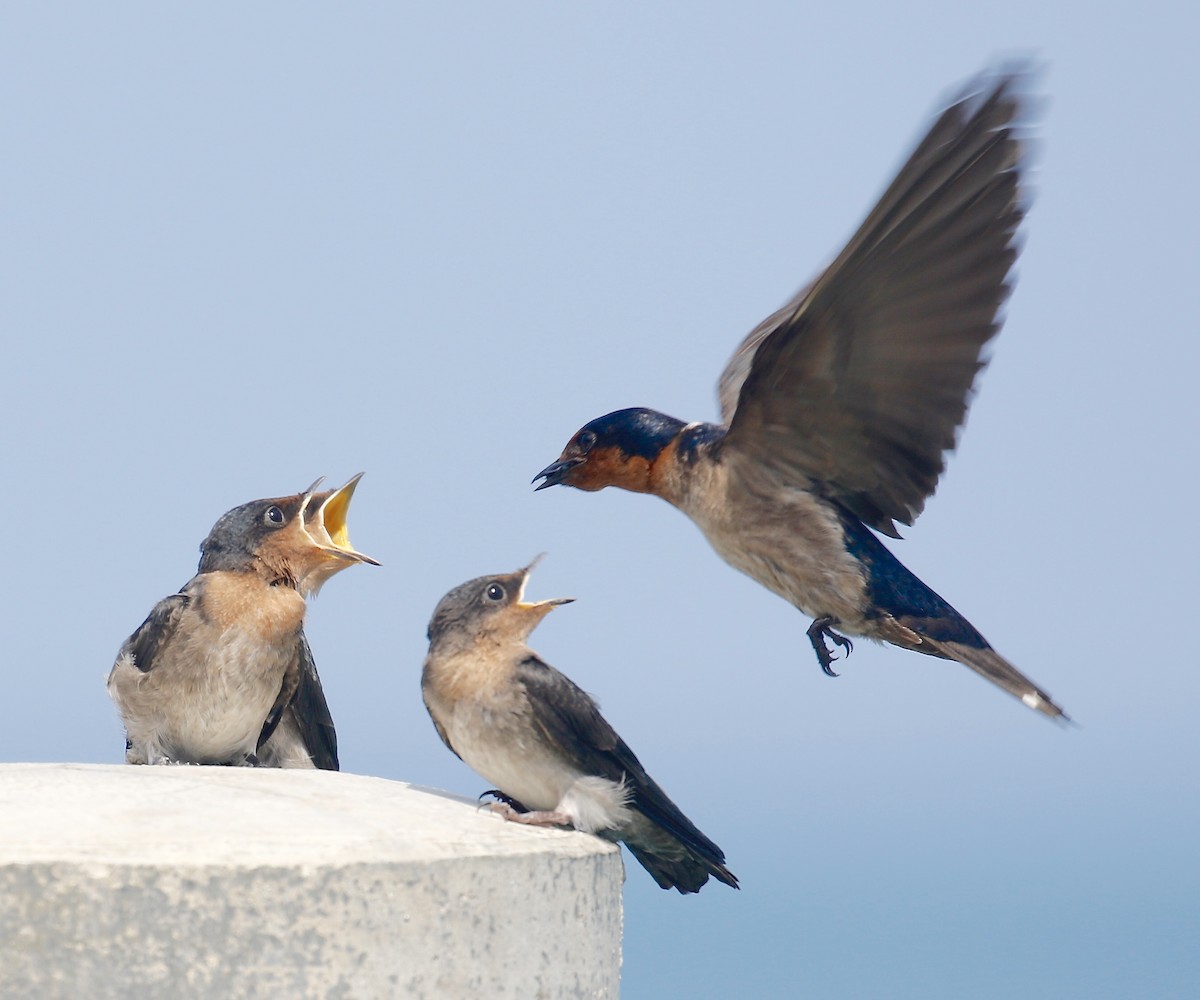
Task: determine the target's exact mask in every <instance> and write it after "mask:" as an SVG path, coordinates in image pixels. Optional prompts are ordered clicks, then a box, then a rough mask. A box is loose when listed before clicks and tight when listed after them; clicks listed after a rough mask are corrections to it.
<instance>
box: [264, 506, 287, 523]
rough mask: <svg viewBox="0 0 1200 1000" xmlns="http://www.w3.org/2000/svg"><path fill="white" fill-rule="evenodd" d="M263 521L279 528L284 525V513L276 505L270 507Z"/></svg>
mask: <svg viewBox="0 0 1200 1000" xmlns="http://www.w3.org/2000/svg"><path fill="white" fill-rule="evenodd" d="M263 521H265V522H266V523H267V524H270V525H274V526H275V527H278V526H279V525H281V524H283V511H281V510H280V509H279V508H278V507H276V506H275V505H274V504H271V506H270V507H268V508H267V509H266V512H265V513H264V514H263Z"/></svg>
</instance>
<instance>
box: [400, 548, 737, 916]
mask: <svg viewBox="0 0 1200 1000" xmlns="http://www.w3.org/2000/svg"><path fill="white" fill-rule="evenodd" d="M536 561H537V560H534V564H536ZM534 564H530V565H529V566H526V567H525V568H523V569H519V570H517V571H516V572H514V573H507V574H499V575H496V576H481V577H478V578H477V579H474V580H470V581H468V582H467V583H464V584H462V585H461V586H459V587H456V588H454V589H453V590H451V591H450V592H449V593H448V594H446V596H445V597H443V598H442V600H441V601H440V602H439V603H438V605H437V608H436V610H435V611H434V613H433V617H432V618H431V619H430V622H429V630H428V639H429V654H428V656H427V657H426V659H425V664H424V667H423V669H422V672H421V693H422V696H423V698H424V701H425V707H426V709H428V711H429V716H430V718H431V719H432V720H433V725H434V728H435V729H436V730H437V734H438V736H440V737H441V740H442V742H443V743H445V744H446V746H447V747H448V748H449V749H450V751H451V752H452V753H454V754H455V755H456V756H457V757H459V758H460V759H461V760H462V761H464V762H465V763H466V764H467V765H469V766H470V767H471V768H472V769H473V770H475V771H476V772H477V773H479V774H480V775H481V776H482V777H483V778H484V779H485V780H486V781H489V782H491V783H493V784H494V785H496V786H497V787H496V788H495V789H492V790H489V792H485V793H484V795H488V794H491V795H493V796H494V797H495V798H497V799H499V801H497V802H494V803H492V804H491V808H492V809H493V810H494V811H496V812H498V813H499V814H500V815H501V816H503V817H504V818H505V819H507V820H511V821H513V822H517V823H524V824H529V825H535V826H554V827H572V828H574V829H576V830H582V831H584V832H585V833H592V834H596V835H598V836H600V837H602V838H604V839H606V840H610V841H622V842H624V844H625V846H626V847H627V848H628V849H629V851H630V853H631V854H633V856H634V857H635V858H636V859H637V860H638V862H639V863H640V864H641V865H642V867H643V868H645V869H646V870H647V871H648V872H649V873H650V874H651V875H652V876H653V877H654V880H655V882H657V883H658V885H659V886H660V887H661V888H663V889H672V888H673V889H676V890H678V891H679V892H680V893H685V894H686V893H692V892H699V891H700V889H701V887H702V886H704V884H705V883H706V882H707V881H708V879H709V876H712V877H713V878H716V879H717V880H718V881H721V882H724V883H725V884H726V885H728V886H732V887H733V888H735V889H736V888H738V880H737V878H736V877H735V876H734V875H733V873H732V872H730V871H729V869H728V868H726V867H725V855H724V853H723V852H722V851H721V849H720V848H719V847H718V846H717V845H716V844H714V843H713V842H712V841H711V840H709V839H708V837H706V836H705V835H704V834H703V833H701V832H700V831H699V830H698V829H697V828H696V826H695V824H694V823H692V822H691V820H689V819H688V818H687V817H686V816H685V815H684V814H683V813H682V812H681V811H680V810H679V807H678V806H676V805H675V803H674V802H672V801H671V800H670V798H668V797H667V794H666V792H664V791H663V790H662V788H660V787H659V786H658V784H657V783H656V782H655V781H654V779H653V778H651V777H650V775H649V774H647V773H646V769H645V768H644V767H643V766H642V764H641V761H639V760H638V758H637V757H636V756H635V754H634V752H633V751H632V750H631V749H630V748H629V746H628V745H627V744H626V743H625V741H624V740H622V739H621V737H620V736H618V735H617V733H616V731H615V730H614V729H613V728H612V726H611V725H609V723H608V722H607V721H606V720H605V718H604V716H603V715H601V714H600V709H599V707H598V706H597V704H596V702H595V701H594V700H593V699H592V698H591V697H590V696H589V695H588V694H586V693H585V692H584V691H583V690H581V689H580V688H578V687H577V686H576V685H575V684H574V683H573V682H572V681H571V680H570V679H569V678H567V677H566V676H564V675H563V674H561V673H559V671H557V670H555V669H554V667H552V666H550V665H549V664H547V663H546V662H545V661H544V660H543V659H542V658H541V657H540V656H538V654H537V653H535V652H534V651H533V650H532V649H530V648H529V646H528V645H527V644H526V640H527V639H528V637H529V634H530V633H531V632H532V631H533V629H534V628H536V627H537V625H538V623H539V622H541V621H542V619H543V618H545V616H546V615H547V614H548V613H549V612H550V611H551V610H553V609H554V608H556V607H558V606H559V605H562V604H568V603H570V602H571V601H572V600H573V598H566V597H560V598H554V599H551V600H545V601H534V602H527V601H526V600H525V599H524V594H525V585H526V583H527V581H528V579H529V574H530V572H531V571H532V569H533V565H534ZM482 797H483V796H481V798H482Z"/></svg>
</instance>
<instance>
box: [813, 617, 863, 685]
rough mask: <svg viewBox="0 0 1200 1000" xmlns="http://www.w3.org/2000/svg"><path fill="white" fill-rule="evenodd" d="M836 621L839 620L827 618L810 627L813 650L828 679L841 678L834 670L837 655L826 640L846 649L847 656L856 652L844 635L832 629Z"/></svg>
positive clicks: (819, 619) (820, 619) (815, 622)
mask: <svg viewBox="0 0 1200 1000" xmlns="http://www.w3.org/2000/svg"><path fill="white" fill-rule="evenodd" d="M836 621H837V619H835V618H831V617H829V616H826V617H824V618H818V619H817V620H816V621H814V622H813V623H812V624H811V625H810V626H809V627H808V638H809V641H810V642H811V643H812V647H813V650H814V651H815V652H816V654H817V662H818V663H819V664H820V665H821V671H822V673H824V674H825V676H826V677H837V676H839V675H838V672H837V671H836V670H834V669H833V661H834V660H836V659H837V658H838V657H837V653H836V652H834V651H833V650H832V649H830V648H829V647H828V646H827V645H825V640H826V638H828V639H831V640H832V641H833V642H834V644H835V645H838V646H840V647H841V648H842V649H844V650H845V651H846V655H847V656H849V655H850V654H851V653H852V652H853V651H854V643H852V642H851V641H850V640H849V639H847V638H846V637H845V636H844V635H841V634H840V633H838V632H835V631H834V630H833V629H832V628H830V626H831V625H833V624H834V623H835V622H836Z"/></svg>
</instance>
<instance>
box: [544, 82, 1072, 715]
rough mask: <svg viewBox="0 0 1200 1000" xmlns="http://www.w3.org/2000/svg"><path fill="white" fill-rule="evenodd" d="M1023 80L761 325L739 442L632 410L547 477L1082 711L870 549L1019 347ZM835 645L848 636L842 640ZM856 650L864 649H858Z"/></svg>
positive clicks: (912, 174)
mask: <svg viewBox="0 0 1200 1000" xmlns="http://www.w3.org/2000/svg"><path fill="white" fill-rule="evenodd" d="M1020 82H1021V77H1020V75H1019V74H1009V75H1003V76H1000V77H999V78H998V79H994V80H989V79H986V78H985V79H981V80H978V81H976V82H975V84H973V85H972V86H971V87H969V88H968V89H967V91H966V92H965V93H964V94H963V96H961V97H960V98H959V99H958V100H957V101H955V103H953V104H952V105H951V106H950V107H949V108H948V109H947V110H946V111H944V112H943V113H942V114H941V115H940V116H939V117H938V118H937V120H936V121H935V122H934V124H933V126H932V127H931V128H930V130H929V132H928V134H927V135H926V136H925V137H924V138H923V139H922V140H921V141H920V143H918V145H917V147H916V149H915V150H914V152H913V153H912V155H911V156H910V157H909V158H908V160H907V162H906V163H905V164H904V165H903V166H902V167H901V168H900V171H899V173H898V174H897V176H896V178H895V180H894V181H892V183H891V185H890V186H889V187H888V189H887V190H886V191H885V192H884V194H883V196H882V198H881V199H880V201H879V203H878V204H877V205H876V206H875V207H874V208H873V209H872V210H871V212H870V213H869V214H868V216H867V218H866V220H865V221H864V222H863V224H862V225H861V226H860V227H859V229H858V231H857V232H856V233H855V234H854V236H853V237H852V238H851V240H850V242H849V243H848V244H847V245H846V247H845V248H844V249H843V250H842V251H841V253H840V254H839V255H838V256H837V258H836V259H835V260H834V261H833V263H832V264H831V265H830V266H829V267H828V268H827V269H826V270H825V271H824V272H823V273H822V274H820V275H819V276H818V277H817V278H816V280H815V281H813V283H812V284H811V285H809V286H808V287H807V288H805V289H804V290H802V291H801V292H800V293H799V294H797V295H796V296H795V298H793V299H792V300H791V301H790V302H789V303H788V304H787V305H785V306H784V307H783V308H782V309H780V310H778V311H777V312H776V313H774V314H773V315H771V316H769V317H768V318H767V319H765V320H764V321H763V322H762V323H760V324H759V325H758V327H756V328H755V329H754V330H753V331H752V332H751V333H750V334H749V336H747V337H746V339H745V340H744V341H743V342H742V344H741V345H740V346H739V348H738V350H737V351H736V352H735V353H734V356H733V357H732V358H731V359H730V361H729V363H728V365H727V366H726V368H725V371H724V372H723V373H722V375H721V379H720V382H719V385H718V396H719V401H720V406H721V421H722V422H721V423H720V424H711V423H689V424H685V423H684V422H683V421H682V420H677V419H675V418H674V417H669V416H667V415H665V414H663V413H659V412H657V411H655V410H649V409H643V408H633V409H624V410H617V411H615V412H613V413H609V414H607V415H605V416H603V417H599V418H597V419H596V420H593V421H591V422H590V423H588V424H585V425H584V426H583V427H582V428H581V429H580V430H579V431H577V432H576V433H575V435H574V436H573V437H572V438H571V440H570V441H569V442H568V443H567V446H566V448H565V449H564V450H563V452H562V454H561V455H560V456H559V458H558V460H557V461H555V462H552V463H551V464H550V465H548V466H547V467H546V468H544V469H543V470H542V471H541V472H539V473H538V474H537V475H536V476H535V477H534V480H533V481H534V482H535V483H536V482H537V481H538V480H539V479H540V480H543V482H542V483H541V484H540V485H539V486H538V487H537V488H538V489H539V490H541V489H545V488H546V487H548V486H554V485H557V484H562V485H566V486H574V487H576V488H577V489H581V490H589V491H593V490H600V489H603V488H604V487H606V486H619V487H621V488H622V489H626V490H632V491H634V492H640V493H652V494H654V495H655V496H659V497H661V498H662V499H664V500H666V501H667V502H668V503H670V504H673V505H674V506H676V507H678V508H679V509H680V510H682V511H683V512H684V513H685V514H687V515H688V516H689V517H690V518H691V519H692V520H693V521H694V522H695V523H696V525H697V526H698V527H699V528H700V530H701V531H702V532H703V533H704V535H705V537H706V538H707V539H708V541H709V543H710V544H711V545H712V546H713V548H714V549H716V551H717V553H718V554H719V555H720V556H721V557H722V558H723V559H724V560H725V561H726V562H728V563H729V564H730V565H732V566H734V567H735V568H737V569H739V570H741V571H742V572H743V573H746V574H747V575H749V576H750V577H752V578H753V579H755V580H757V581H758V582H759V583H761V584H762V585H763V586H765V587H767V588H768V589H769V590H771V591H773V592H775V593H776V594H778V595H780V596H781V597H783V598H784V599H785V600H787V601H789V602H791V603H792V604H793V605H794V606H795V607H797V608H799V609H800V610H801V611H803V612H804V613H805V614H807V615H809V616H810V617H812V618H813V619H814V621H813V623H812V626H811V627H810V628H809V630H808V636H809V639H810V640H811V642H812V645H813V649H814V650H815V651H816V654H817V659H818V661H819V663H820V665H821V668H822V669H823V670H824V671H825V673H827V674H829V675H831V676H833V675H834V671H833V668H832V662H833V660H834V658H835V654H834V653H833V651H832V650H831V649H830V648H829V647H828V646H827V645H826V642H825V640H826V639H827V638H828V639H829V640H831V641H832V642H834V643H836V644H837V645H838V646H841V647H842V648H843V649H845V650H846V652H847V653H849V651H850V649H851V642H850V640H849V639H848V638H847V635H854V636H866V637H868V638H871V639H875V640H881V641H885V642H890V643H892V644H894V645H896V646H900V647H902V648H904V649H911V650H916V651H917V652H920V653H927V654H929V655H932V656H937V657H942V658H945V659H951V660H957V661H959V662H960V663H963V664H965V665H966V666H968V667H970V668H971V669H972V670H974V671H976V672H977V673H979V674H980V675H982V676H983V677H986V678H987V679H988V680H990V681H992V682H993V683H994V684H997V685H999V686H1000V687H1001V688H1003V689H1004V690H1006V691H1008V692H1009V693H1011V694H1013V695H1015V696H1016V697H1018V698H1020V699H1021V701H1023V702H1024V703H1025V704H1026V705H1028V706H1029V707H1030V708H1033V709H1036V710H1038V711H1040V712H1044V713H1045V714H1046V715H1048V716H1050V717H1052V718H1053V717H1058V716H1062V715H1063V711H1062V709H1061V708H1059V706H1058V705H1056V704H1055V703H1054V702H1053V701H1052V700H1051V699H1050V696H1049V695H1047V694H1046V692H1045V691H1043V690H1042V689H1041V688H1039V687H1037V686H1036V685H1035V684H1033V683H1032V682H1031V681H1030V680H1029V679H1028V678H1026V677H1025V676H1024V675H1023V674H1021V673H1020V671H1018V670H1017V669H1016V668H1015V667H1014V666H1013V665H1012V664H1011V663H1009V662H1008V661H1007V660H1005V659H1004V658H1003V657H1002V656H1000V654H999V653H997V652H996V651H995V650H994V649H992V647H991V646H990V645H989V644H988V642H987V641H986V640H985V639H984V638H983V636H982V635H980V634H979V632H978V631H977V630H976V629H975V627H974V626H972V625H971V623H970V622H968V621H967V620H966V619H965V618H964V617H963V616H962V615H960V614H959V613H958V612H957V611H955V610H954V608H952V607H951V606H950V605H949V604H948V603H947V602H946V601H944V600H943V599H942V598H941V597H939V596H938V595H937V594H935V593H934V592H933V591H932V590H931V589H930V588H929V587H927V586H926V585H925V584H924V583H922V582H921V581H920V580H918V579H917V578H916V576H914V575H913V574H912V573H911V572H909V571H908V570H907V569H906V568H905V567H904V566H903V565H901V563H900V562H899V561H898V560H897V559H896V557H895V556H893V555H892V554H891V552H889V551H888V550H887V549H886V548H885V547H884V546H883V544H882V543H881V542H880V540H879V539H878V538H877V537H876V535H875V534H874V533H873V531H872V530H871V529H874V531H877V532H880V533H881V534H884V535H888V536H890V537H892V538H899V537H900V535H899V533H898V532H897V530H896V525H895V522H896V521H899V522H901V523H903V524H912V523H913V521H914V520H915V519H916V517H917V516H918V515H919V514H920V513H921V510H922V509H923V507H924V505H925V500H926V498H927V497H929V496H930V495H931V494H932V493H933V491H934V489H935V488H936V486H937V481H938V477H939V476H940V475H941V473H942V470H943V468H944V465H945V461H944V455H945V453H946V452H948V451H950V450H952V449H953V447H954V444H955V438H956V432H957V429H958V427H959V426H960V425H961V424H962V422H963V419H964V417H965V415H966V410H967V404H968V401H969V397H970V393H971V387H972V384H973V382H974V380H975V376H976V374H977V373H978V372H979V370H980V369H981V368H982V367H983V364H984V363H983V361H982V360H981V352H982V350H983V347H984V345H985V344H986V343H987V342H988V340H990V339H991V338H992V337H993V336H994V335H995V334H996V332H997V331H998V330H999V328H1000V322H1001V321H1000V316H999V311H1000V307H1001V305H1002V303H1003V302H1004V300H1005V299H1006V298H1007V296H1008V294H1009V290H1010V279H1009V271H1010V269H1011V267H1012V264H1013V261H1014V260H1015V259H1016V255H1017V246H1016V233H1017V229H1018V226H1019V224H1020V222H1021V219H1022V216H1023V209H1022V204H1021V193H1020V188H1019V184H1020V173H1021V166H1022V149H1021V144H1020V142H1019V141H1018V137H1017V136H1016V135H1015V134H1014V129H1015V128H1016V126H1017V124H1018V122H1019V118H1020V116H1021V114H1022V110H1023V104H1022V100H1021V97H1020V94H1019V89H1020ZM835 628H836V629H837V631H835ZM842 633H845V634H842Z"/></svg>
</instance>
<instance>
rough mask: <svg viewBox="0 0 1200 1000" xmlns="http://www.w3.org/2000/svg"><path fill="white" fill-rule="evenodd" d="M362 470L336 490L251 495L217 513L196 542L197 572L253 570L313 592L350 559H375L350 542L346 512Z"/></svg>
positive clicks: (318, 481) (348, 562) (316, 485)
mask: <svg viewBox="0 0 1200 1000" xmlns="http://www.w3.org/2000/svg"><path fill="white" fill-rule="evenodd" d="M361 478H362V473H361V472H360V473H359V474H358V475H357V476H355V477H354V478H353V479H351V480H350V481H349V482H348V483H346V484H345V485H344V486H341V487H339V488H338V489H336V490H325V491H323V492H321V493H318V492H316V489H317V487H318V486H320V485H321V482H322V480H320V479H318V480H317V481H316V482H315V483H313V484H312V486H310V487H309V488H308V489H307V490H305V491H304V492H303V493H295V494H293V495H292V496H288V497H274V498H268V499H264V500H252V501H251V502H250V503H245V504H242V505H241V506H240V507H234V508H233V510H231V511H228V512H227V513H225V514H223V515H221V518H220V519H219V520H218V521H217V523H216V524H215V525H213V529H212V531H210V532H209V534H208V537H207V538H206V539H205V540H204V541H203V542H202V543H201V544H200V568H199V572H201V573H211V572H219V571H233V572H246V571H257V572H259V573H261V574H262V575H263V576H266V577H269V578H270V579H271V580H272V581H282V582H286V583H288V584H290V585H291V586H293V587H295V588H296V589H297V590H299V591H300V592H301V593H304V594H312V593H316V591H318V590H320V588H321V585H322V584H323V583H325V581H326V580H328V579H329V578H330V577H331V576H333V575H334V574H335V573H337V572H338V571H339V570H342V569H345V568H346V567H347V566H350V565H352V564H354V563H360V562H365V563H370V564H371V565H373V566H378V565H379V563H378V562H376V560H374V559H372V558H371V557H370V556H368V555H364V554H363V553H361V552H359V551H357V550H356V549H355V548H354V546H353V545H351V544H350V535H349V532H348V530H347V527H346V515H347V513H348V511H349V509H350V498H351V497H352V496H353V495H354V489H355V487H356V486H358V481H359V480H360V479H361Z"/></svg>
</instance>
